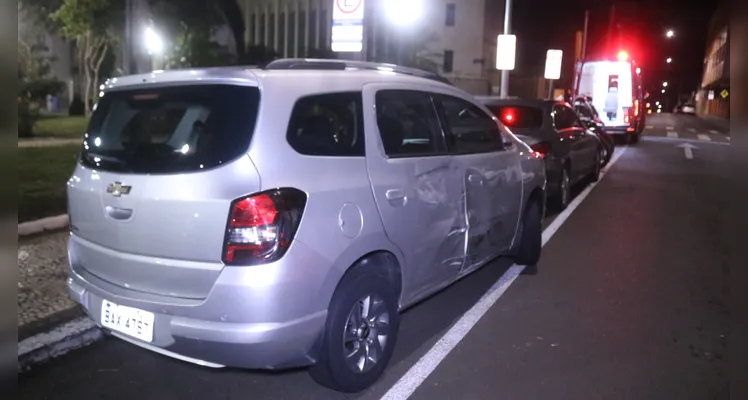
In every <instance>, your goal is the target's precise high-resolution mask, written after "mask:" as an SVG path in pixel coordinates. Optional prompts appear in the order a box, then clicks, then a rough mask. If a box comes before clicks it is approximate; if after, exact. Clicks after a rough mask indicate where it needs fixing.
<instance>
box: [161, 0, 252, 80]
mask: <svg viewBox="0 0 748 400" xmlns="http://www.w3.org/2000/svg"><path fill="white" fill-rule="evenodd" d="M149 4H150V9H151V13H152V16H153V20H154V21H155V25H156V26H157V27H158V30H159V33H160V34H161V35H163V36H164V38H167V39H166V40H167V41H168V42H169V46H167V47H168V48H169V49H170V50H169V51H168V52H166V53H164V54H163V57H164V68H167V69H170V68H195V67H213V66H219V65H226V64H234V63H235V62H236V60H235V59H234V58H233V56H232V55H231V54H230V53H229V52H228V51H226V49H225V48H222V47H221V46H220V45H219V44H218V43H217V42H216V41H215V40H214V35H215V33H216V32H217V31H218V29H219V28H220V27H221V26H225V25H226V18H225V15H224V14H223V12H222V10H221V9H220V8H219V7H218V4H217V3H215V2H213V1H205V0H150V2H149ZM239 16H241V14H239Z"/></svg>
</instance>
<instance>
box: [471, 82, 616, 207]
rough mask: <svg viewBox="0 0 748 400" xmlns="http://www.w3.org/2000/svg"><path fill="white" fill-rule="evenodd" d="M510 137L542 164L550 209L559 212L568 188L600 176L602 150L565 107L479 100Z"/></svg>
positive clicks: (537, 101) (537, 102)
mask: <svg viewBox="0 0 748 400" xmlns="http://www.w3.org/2000/svg"><path fill="white" fill-rule="evenodd" d="M479 100H481V101H482V102H483V104H485V105H486V107H487V108H488V109H489V110H491V112H493V113H494V114H495V115H496V116H497V117H498V118H499V120H500V121H501V122H502V123H503V124H504V125H506V126H507V127H508V128H509V129H510V130H511V131H512V133H514V134H515V135H517V136H518V137H519V138H520V139H522V140H523V141H525V143H527V144H528V145H530V147H531V148H532V149H533V150H534V151H535V153H536V155H537V156H538V157H540V158H543V159H544V161H545V169H546V176H547V179H548V184H547V186H548V189H547V190H548V196H549V200H550V202H551V206H552V207H553V208H555V209H556V210H563V209H564V208H566V206H567V205H568V204H569V201H570V200H571V187H572V185H574V184H576V183H579V182H583V181H584V180H590V181H593V182H594V181H597V180H598V178H599V176H600V169H601V165H602V159H603V157H604V146H603V144H602V142H601V140H600V139H599V138H598V137H597V136H596V135H595V134H594V133H592V132H590V131H589V130H588V129H587V128H586V127H585V125H584V124H583V123H582V121H581V120H580V119H579V116H577V113H576V112H574V109H572V108H571V106H569V104H568V103H565V102H562V101H555V100H540V99H504V98H498V97H480V98H479Z"/></svg>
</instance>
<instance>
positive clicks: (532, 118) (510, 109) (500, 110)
mask: <svg viewBox="0 0 748 400" xmlns="http://www.w3.org/2000/svg"><path fill="white" fill-rule="evenodd" d="M486 107H488V109H489V110H491V112H492V113H494V115H496V116H497V117H498V118H499V120H500V121H501V122H502V123H503V124H504V125H506V126H507V127H509V128H510V129H512V128H520V129H536V128H540V127H542V126H543V111H542V110H541V109H540V108H537V107H528V106H492V105H487V106H486Z"/></svg>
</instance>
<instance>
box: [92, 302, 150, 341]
mask: <svg viewBox="0 0 748 400" xmlns="http://www.w3.org/2000/svg"><path fill="white" fill-rule="evenodd" d="M153 319H154V316H153V313H150V312H148V311H143V310H138V309H137V308H132V307H126V306H120V305H117V304H114V303H112V302H111V301H109V300H103V301H102V302H101V325H103V326H104V327H105V328H109V329H112V330H115V331H117V332H122V333H124V334H125V335H128V336H132V337H135V338H137V339H140V340H142V341H145V342H149V343H150V342H152V341H153Z"/></svg>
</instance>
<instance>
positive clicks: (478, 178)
mask: <svg viewBox="0 0 748 400" xmlns="http://www.w3.org/2000/svg"><path fill="white" fill-rule="evenodd" d="M468 182H470V183H483V177H482V176H480V175H477V174H470V175H468Z"/></svg>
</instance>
